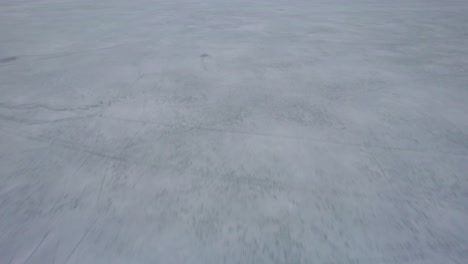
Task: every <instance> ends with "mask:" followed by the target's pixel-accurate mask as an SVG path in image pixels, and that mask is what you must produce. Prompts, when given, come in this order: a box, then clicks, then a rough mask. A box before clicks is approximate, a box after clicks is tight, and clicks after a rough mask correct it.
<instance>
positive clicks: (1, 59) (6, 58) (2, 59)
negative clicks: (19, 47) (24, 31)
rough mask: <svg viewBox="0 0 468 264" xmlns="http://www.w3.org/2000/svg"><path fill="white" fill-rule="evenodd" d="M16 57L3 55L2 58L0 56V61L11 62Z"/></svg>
mask: <svg viewBox="0 0 468 264" xmlns="http://www.w3.org/2000/svg"><path fill="white" fill-rule="evenodd" d="M17 59H18V57H14V56H11V57H4V58H0V63H7V62H12V61H15V60H17Z"/></svg>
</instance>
